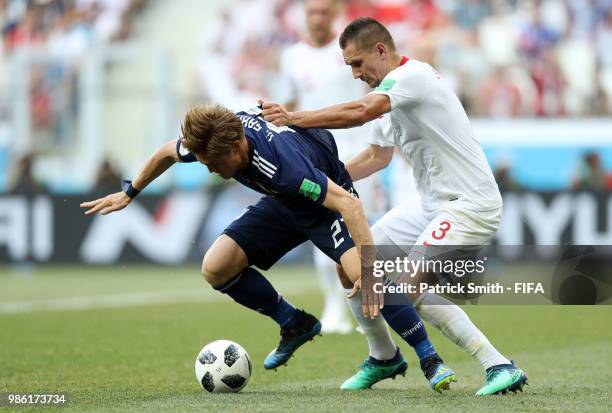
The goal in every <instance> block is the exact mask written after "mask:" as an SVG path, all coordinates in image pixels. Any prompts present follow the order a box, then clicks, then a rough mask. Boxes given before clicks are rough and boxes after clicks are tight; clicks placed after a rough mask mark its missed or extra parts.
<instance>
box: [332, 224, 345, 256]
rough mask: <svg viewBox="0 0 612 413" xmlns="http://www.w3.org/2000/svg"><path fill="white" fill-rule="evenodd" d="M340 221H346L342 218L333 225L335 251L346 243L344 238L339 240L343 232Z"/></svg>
mask: <svg viewBox="0 0 612 413" xmlns="http://www.w3.org/2000/svg"><path fill="white" fill-rule="evenodd" d="M340 221H344V220H343V219H342V218H340V219H337V220H335V221H334V223H333V224H332V225H331V230H332V239H333V240H334V249H336V248H338V246H340V244H342V243H343V242H344V237H340V239H337V237H338V234H340V232H342V227H341V226H340Z"/></svg>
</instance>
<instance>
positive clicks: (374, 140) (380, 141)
mask: <svg viewBox="0 0 612 413" xmlns="http://www.w3.org/2000/svg"><path fill="white" fill-rule="evenodd" d="M382 122H383V120H382V119H376V120H375V121H374V122H372V127H371V128H370V139H369V141H370V143H371V144H372V145H378V146H395V143H393V141H391V140H389V137H387V136H385V134H384V132H383V127H382V126H383V125H382Z"/></svg>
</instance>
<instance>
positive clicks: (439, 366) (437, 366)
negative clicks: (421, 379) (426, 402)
mask: <svg viewBox="0 0 612 413" xmlns="http://www.w3.org/2000/svg"><path fill="white" fill-rule="evenodd" d="M421 370H423V373H425V378H426V379H427V381H429V385H430V386H431V388H432V389H433V390H435V391H437V392H438V393H441V392H442V390H448V389H449V388H450V384H451V383H452V382H456V381H457V377H456V376H455V372H454V371H453V370H451V369H450V367H448V366H447V365H446V364H444V362H443V361H442V359H441V358H440V356H438V355H437V354H436V355H434V356H432V357H427V358H426V359H424V360H421Z"/></svg>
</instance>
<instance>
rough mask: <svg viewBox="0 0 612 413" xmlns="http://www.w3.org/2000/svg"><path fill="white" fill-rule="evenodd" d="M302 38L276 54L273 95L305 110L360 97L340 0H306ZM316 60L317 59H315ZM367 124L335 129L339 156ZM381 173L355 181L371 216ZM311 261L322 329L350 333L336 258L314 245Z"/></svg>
mask: <svg viewBox="0 0 612 413" xmlns="http://www.w3.org/2000/svg"><path fill="white" fill-rule="evenodd" d="M304 7H305V10H304V11H305V16H306V37H305V39H304V40H303V41H300V42H298V43H296V44H294V45H292V46H290V47H288V48H287V49H285V50H284V51H283V52H282V54H281V56H280V81H279V84H278V87H277V88H276V93H277V96H276V99H277V100H278V101H279V102H280V103H282V104H283V105H284V106H285V107H286V108H287V109H288V110H290V111H293V110H296V109H297V110H308V109H316V108H320V107H322V106H329V105H332V104H335V103H340V102H345V101H347V100H354V99H359V98H360V97H361V96H363V94H364V93H366V91H367V90H366V88H365V87H364V88H356V87H355V85H354V81H353V79H352V77H351V74H350V72H349V71H347V70H346V66H345V64H344V59H343V58H342V53H341V52H340V50H338V46H337V45H338V36H337V34H336V32H335V30H334V23H335V21H336V20H337V18H338V15H339V12H340V4H339V1H338V0H306V1H305V3H304ZM313 62H316V64H313ZM368 131H369V129H368V128H367V127H366V126H364V127H360V128H354V129H350V130H338V131H334V136H335V137H336V144H337V146H338V153H339V158H340V159H341V160H343V161H345V162H346V161H348V160H350V159H352V158H353V157H354V156H355V155H357V153H358V152H359V151H360V150H361V148H362V147H363V146H365V145H367V141H368ZM378 183H379V178H378V177H377V176H371V177H369V178H366V179H364V180H362V181H360V182H358V183H356V184H355V188H356V189H357V192H358V193H359V198H360V200H361V202H362V203H363V204H364V209H365V211H366V214H367V215H368V216H369V217H373V216H376V214H378V216H380V215H382V213H384V212H386V211H385V205H384V202H381V197H380V196H377V195H379V194H380V192H381V186H380V185H379V184H378ZM314 262H315V266H316V269H317V275H318V277H319V283H320V285H321V289H322V290H323V293H324V297H325V306H324V309H323V315H322V317H321V325H322V329H321V332H323V333H339V334H348V333H350V332H351V331H352V329H353V323H352V321H351V317H350V315H349V314H348V311H347V309H346V304H345V297H344V290H343V289H342V286H341V285H340V284H339V283H338V275H337V274H336V263H335V262H333V261H332V260H330V259H329V257H327V256H326V255H325V254H323V253H322V252H321V251H320V250H319V249H317V248H314Z"/></svg>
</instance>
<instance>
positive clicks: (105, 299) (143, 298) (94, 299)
mask: <svg viewBox="0 0 612 413" xmlns="http://www.w3.org/2000/svg"><path fill="white" fill-rule="evenodd" d="M309 281H310V280H309ZM274 284H275V287H277V288H278V290H279V292H280V293H282V294H292V295H299V294H300V293H305V292H313V291H316V290H317V289H318V287H317V284H316V283H313V282H308V283H305V282H302V280H299V279H297V280H294V282H276V283H274ZM222 297H223V294H221V293H219V292H216V291H214V290H212V287H209V286H206V285H203V286H202V288H197V289H184V290H173V291H139V292H132V293H119V294H105V295H91V296H77V297H65V298H54V299H48V300H29V301H13V302H4V303H0V314H19V313H31V312H35V311H80V310H91V309H101V308H125V307H141V306H148V305H156V304H175V303H196V302H214V301H220V300H221V299H222Z"/></svg>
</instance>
